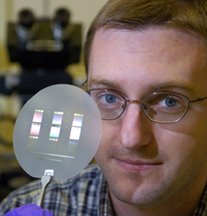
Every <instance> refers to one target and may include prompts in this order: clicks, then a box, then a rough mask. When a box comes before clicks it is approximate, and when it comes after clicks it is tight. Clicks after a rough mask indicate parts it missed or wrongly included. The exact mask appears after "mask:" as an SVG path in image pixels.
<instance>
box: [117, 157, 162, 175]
mask: <svg viewBox="0 0 207 216" xmlns="http://www.w3.org/2000/svg"><path fill="white" fill-rule="evenodd" d="M115 161H116V163H117V165H118V166H120V167H121V168H122V169H127V171H136V172H138V171H139V172H140V171H145V170H149V169H154V168H157V167H158V166H160V165H162V162H159V161H144V160H131V159H123V158H115Z"/></svg>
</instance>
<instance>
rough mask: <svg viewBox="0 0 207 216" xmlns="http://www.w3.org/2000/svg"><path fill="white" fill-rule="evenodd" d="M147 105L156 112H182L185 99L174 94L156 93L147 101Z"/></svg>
mask: <svg viewBox="0 0 207 216" xmlns="http://www.w3.org/2000/svg"><path fill="white" fill-rule="evenodd" d="M148 105H149V106H150V107H151V109H153V110H154V111H156V112H170V113H178V112H182V111H183V109H184V108H185V106H186V104H185V100H183V98H182V97H179V96H176V95H163V94H161V95H156V97H153V98H152V99H151V100H149V101H148Z"/></svg>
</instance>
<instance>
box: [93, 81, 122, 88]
mask: <svg viewBox="0 0 207 216" xmlns="http://www.w3.org/2000/svg"><path fill="white" fill-rule="evenodd" d="M89 86H90V87H93V88H94V87H95V88H97V87H107V88H112V89H117V88H118V89H119V88H120V87H119V86H120V84H119V83H118V82H116V81H112V80H106V79H100V80H99V79H92V80H91V81H89Z"/></svg>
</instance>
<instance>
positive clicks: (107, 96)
mask: <svg viewBox="0 0 207 216" xmlns="http://www.w3.org/2000/svg"><path fill="white" fill-rule="evenodd" d="M98 100H99V102H100V103H102V104H115V103H116V102H117V101H118V98H117V96H116V95H115V94H112V93H104V94H100V95H99V96H98Z"/></svg>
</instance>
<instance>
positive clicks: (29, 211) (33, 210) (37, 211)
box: [5, 204, 52, 216]
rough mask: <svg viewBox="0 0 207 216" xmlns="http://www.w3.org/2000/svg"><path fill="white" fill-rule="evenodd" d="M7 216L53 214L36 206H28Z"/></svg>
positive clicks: (10, 212)
mask: <svg viewBox="0 0 207 216" xmlns="http://www.w3.org/2000/svg"><path fill="white" fill-rule="evenodd" d="M5 216H52V213H51V212H49V211H48V210H45V209H42V208H40V207H39V206H37V205H35V204H28V205H24V206H21V207H19V208H15V209H13V210H11V211H9V212H8V213H7V214H6V215H5Z"/></svg>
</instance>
